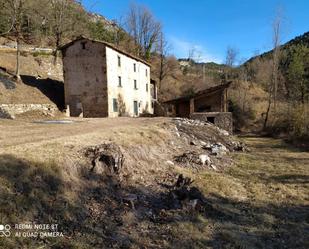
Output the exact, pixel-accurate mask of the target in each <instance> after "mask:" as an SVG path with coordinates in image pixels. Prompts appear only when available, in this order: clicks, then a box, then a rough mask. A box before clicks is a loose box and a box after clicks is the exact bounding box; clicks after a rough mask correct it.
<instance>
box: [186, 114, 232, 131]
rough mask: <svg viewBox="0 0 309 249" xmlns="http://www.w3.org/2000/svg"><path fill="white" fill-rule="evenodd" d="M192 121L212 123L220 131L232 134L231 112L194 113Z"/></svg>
mask: <svg viewBox="0 0 309 249" xmlns="http://www.w3.org/2000/svg"><path fill="white" fill-rule="evenodd" d="M191 118H192V119H198V120H201V121H208V122H211V123H214V124H215V125H216V126H218V127H219V128H221V129H224V130H226V131H228V132H229V133H230V134H232V133H233V117H232V113H231V112H194V113H193V114H191Z"/></svg>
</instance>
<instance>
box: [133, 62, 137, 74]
mask: <svg viewBox="0 0 309 249" xmlns="http://www.w3.org/2000/svg"><path fill="white" fill-rule="evenodd" d="M133 70H134V72H136V64H135V63H134V64H133Z"/></svg>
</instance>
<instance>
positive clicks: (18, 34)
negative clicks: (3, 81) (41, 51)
mask: <svg viewBox="0 0 309 249" xmlns="http://www.w3.org/2000/svg"><path fill="white" fill-rule="evenodd" d="M3 7H4V8H6V10H7V13H8V17H9V19H10V28H9V30H8V31H7V32H6V34H10V35H12V36H13V37H14V38H15V41H16V70H15V76H16V78H17V79H20V42H21V40H22V38H23V29H22V28H23V17H24V15H25V12H26V10H27V0H7V1H5V2H4V5H3Z"/></svg>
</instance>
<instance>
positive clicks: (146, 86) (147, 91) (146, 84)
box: [146, 83, 148, 92]
mask: <svg viewBox="0 0 309 249" xmlns="http://www.w3.org/2000/svg"><path fill="white" fill-rule="evenodd" d="M146 92H148V83H146Z"/></svg>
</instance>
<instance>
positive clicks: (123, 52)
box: [60, 36, 151, 67]
mask: <svg viewBox="0 0 309 249" xmlns="http://www.w3.org/2000/svg"><path fill="white" fill-rule="evenodd" d="M81 40H87V41H91V42H96V43H101V44H104V45H105V46H107V47H109V48H111V49H113V50H115V51H117V52H119V53H121V54H124V55H126V56H128V57H130V58H132V59H134V60H137V61H140V62H142V63H144V64H146V65H147V66H149V67H151V64H150V63H149V62H147V61H145V60H143V59H141V58H139V57H137V56H135V55H133V54H131V53H128V52H126V51H124V50H123V49H120V48H118V47H117V46H115V45H114V44H111V43H109V42H105V41H99V40H94V39H89V38H87V37H83V36H80V37H78V38H76V39H75V40H73V41H71V42H69V43H67V44H65V45H63V46H62V47H61V48H60V50H61V51H64V50H65V49H67V48H68V47H70V46H72V45H73V44H74V43H75V42H77V41H81Z"/></svg>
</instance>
